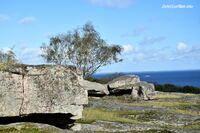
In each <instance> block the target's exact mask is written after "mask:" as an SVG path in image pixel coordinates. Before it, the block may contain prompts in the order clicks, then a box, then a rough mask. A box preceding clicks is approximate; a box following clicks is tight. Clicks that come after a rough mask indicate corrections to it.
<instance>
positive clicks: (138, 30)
mask: <svg viewBox="0 0 200 133" xmlns="http://www.w3.org/2000/svg"><path fill="white" fill-rule="evenodd" d="M147 29H148V27H146V26H137V27H135V28H134V30H133V35H134V36H139V35H141V34H142V33H143V32H144V31H146V30H147Z"/></svg>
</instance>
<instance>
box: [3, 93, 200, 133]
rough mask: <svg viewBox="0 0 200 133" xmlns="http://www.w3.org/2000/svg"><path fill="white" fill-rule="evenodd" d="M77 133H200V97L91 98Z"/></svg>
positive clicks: (20, 127)
mask: <svg viewBox="0 0 200 133" xmlns="http://www.w3.org/2000/svg"><path fill="white" fill-rule="evenodd" d="M83 117H84V118H83V119H81V120H78V121H76V123H77V127H76V129H78V128H80V126H81V127H82V129H81V130H80V131H77V133H93V132H95V133H107V132H117V133H200V95H195V94H183V93H166V92H165V93H164V92H157V97H156V99H155V100H150V101H142V100H138V101H135V100H132V99H131V96H130V95H123V96H105V97H90V98H89V104H88V105H86V106H85V107H84V111H83ZM26 132H28V133H29V132H30V133H65V132H74V131H69V130H63V129H58V128H56V127H53V126H49V125H45V124H33V123H16V124H9V125H6V126H5V125H2V126H0V133H26Z"/></svg>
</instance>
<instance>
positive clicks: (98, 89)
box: [79, 79, 109, 96]
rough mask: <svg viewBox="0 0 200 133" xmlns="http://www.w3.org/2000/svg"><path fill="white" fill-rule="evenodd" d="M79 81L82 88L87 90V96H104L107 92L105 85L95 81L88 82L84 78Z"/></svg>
mask: <svg viewBox="0 0 200 133" xmlns="http://www.w3.org/2000/svg"><path fill="white" fill-rule="evenodd" d="M79 83H80V85H81V86H82V87H83V88H84V89H86V90H87V91H88V95H89V96H104V95H108V94H109V91H108V88H107V86H106V85H103V84H100V83H96V82H90V81H87V80H84V79H80V80H79Z"/></svg>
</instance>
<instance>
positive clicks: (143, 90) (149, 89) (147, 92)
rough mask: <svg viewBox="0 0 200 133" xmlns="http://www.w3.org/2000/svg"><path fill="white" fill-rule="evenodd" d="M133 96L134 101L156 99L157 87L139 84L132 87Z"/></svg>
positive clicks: (143, 83)
mask: <svg viewBox="0 0 200 133" xmlns="http://www.w3.org/2000/svg"><path fill="white" fill-rule="evenodd" d="M131 95H132V97H133V98H134V99H143V100H151V99H154V98H155V87H154V84H152V83H147V82H138V83H135V84H134V85H133V86H132V92H131Z"/></svg>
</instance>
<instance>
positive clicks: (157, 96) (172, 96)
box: [156, 94, 182, 99]
mask: <svg viewBox="0 0 200 133" xmlns="http://www.w3.org/2000/svg"><path fill="white" fill-rule="evenodd" d="M166 98H177V99H178V98H182V96H178V95H175V94H157V95H156V99H166Z"/></svg>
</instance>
